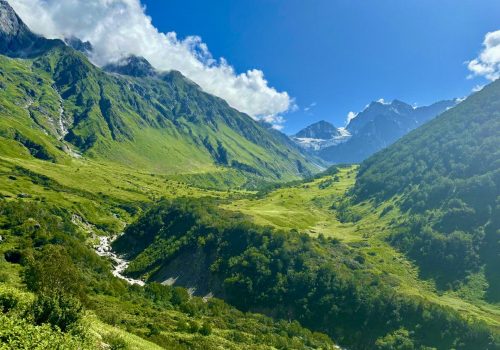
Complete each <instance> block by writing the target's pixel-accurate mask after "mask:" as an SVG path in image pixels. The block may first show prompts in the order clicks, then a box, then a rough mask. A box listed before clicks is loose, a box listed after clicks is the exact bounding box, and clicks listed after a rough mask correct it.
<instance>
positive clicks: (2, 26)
mask: <svg viewBox="0 0 500 350" xmlns="http://www.w3.org/2000/svg"><path fill="white" fill-rule="evenodd" d="M57 45H64V43H63V42H62V41H60V40H49V39H45V38H42V37H40V36H38V35H36V34H34V33H33V32H32V31H31V30H30V29H29V28H28V26H26V24H24V22H23V21H22V20H21V18H19V16H18V15H17V14H16V12H15V11H14V9H13V8H12V7H11V6H10V5H9V3H8V2H7V1H6V0H0V54H3V55H6V56H10V57H22V58H24V57H31V56H33V55H37V54H40V53H42V52H44V51H46V50H48V49H50V48H52V47H54V46H57Z"/></svg>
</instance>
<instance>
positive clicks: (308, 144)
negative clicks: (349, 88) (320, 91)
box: [291, 100, 458, 163]
mask: <svg viewBox="0 0 500 350" xmlns="http://www.w3.org/2000/svg"><path fill="white" fill-rule="evenodd" d="M457 103H458V100H446V101H440V102H437V103H434V104H432V105H430V106H424V107H418V108H414V107H412V106H411V105H409V104H407V103H405V102H402V101H399V100H394V101H392V102H391V103H385V102H382V101H377V102H372V103H370V104H369V105H368V106H367V107H366V108H365V109H364V110H363V111H362V112H360V113H359V114H358V115H357V116H356V117H355V118H353V119H352V120H350V121H349V123H348V124H347V126H346V127H345V128H337V127H335V126H334V125H332V124H330V123H328V122H326V121H320V122H317V123H314V124H312V125H310V126H308V127H306V128H304V129H302V130H301V131H299V132H298V133H297V134H295V135H293V136H292V137H291V138H292V140H293V141H295V142H296V143H297V144H298V145H299V146H301V147H302V148H304V149H306V150H308V151H310V152H311V153H313V154H315V155H317V156H318V157H320V158H321V159H323V160H325V161H327V162H331V163H358V162H361V161H363V160H364V159H366V158H368V157H369V156H370V155H372V154H373V153H375V152H377V151H379V150H381V149H383V148H385V147H387V146H389V145H391V144H392V143H394V142H395V141H396V140H398V139H399V138H401V137H402V136H404V135H406V134H407V133H408V132H410V131H411V130H413V129H415V128H417V127H418V126H420V125H422V124H424V123H426V122H427V121H429V120H431V119H433V118H434V117H436V116H438V115H439V114H441V113H443V112H445V111H446V110H448V109H450V108H452V107H454V106H455V105H456V104H457Z"/></svg>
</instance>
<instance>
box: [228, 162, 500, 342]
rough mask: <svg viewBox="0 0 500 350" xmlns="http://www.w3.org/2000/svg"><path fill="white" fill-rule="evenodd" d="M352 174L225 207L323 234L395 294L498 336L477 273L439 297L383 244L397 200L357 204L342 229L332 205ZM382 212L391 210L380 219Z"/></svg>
mask: <svg viewBox="0 0 500 350" xmlns="http://www.w3.org/2000/svg"><path fill="white" fill-rule="evenodd" d="M357 169H358V168H357V166H352V167H346V168H341V169H340V172H339V173H338V174H337V176H338V181H336V182H332V183H331V184H330V182H331V180H332V179H333V178H334V177H335V175H334V176H325V177H321V178H318V179H315V180H313V181H310V182H305V183H303V184H299V185H294V186H291V187H284V188H279V189H277V190H275V191H272V192H270V193H268V194H267V195H265V196H264V197H263V198H255V197H252V198H245V199H240V200H234V201H232V202H231V203H229V204H226V205H224V207H225V208H226V209H230V210H233V211H240V212H242V213H244V214H246V215H248V216H249V217H251V218H252V219H253V221H254V222H255V223H257V224H261V225H270V226H273V227H276V228H281V229H287V230H290V229H297V230H299V231H301V232H307V233H309V234H311V235H313V236H317V235H319V234H322V235H324V236H326V237H335V238H337V239H339V240H341V241H343V242H346V243H348V244H349V245H350V246H351V247H355V248H356V249H357V250H359V251H362V252H364V253H366V255H365V256H366V257H367V259H368V261H369V263H370V264H371V266H373V271H374V272H375V273H376V274H380V275H390V276H391V278H392V279H393V284H394V288H397V290H398V291H401V292H402V293H404V294H406V295H410V296H411V295H413V296H420V297H423V298H425V299H427V300H430V301H432V302H434V303H437V304H440V305H444V306H450V307H452V308H453V309H455V310H458V311H460V312H461V313H462V314H463V315H464V316H470V317H475V318H478V319H481V320H484V321H485V322H487V323H488V324H489V325H490V326H492V327H493V328H494V329H496V330H497V331H498V332H499V333H500V305H496V304H489V303H487V302H485V301H484V300H482V299H481V298H482V296H483V295H484V288H485V286H484V277H482V275H481V273H479V274H477V275H475V276H474V277H473V278H472V279H471V280H470V281H469V283H468V284H466V285H465V286H464V287H462V288H461V289H459V290H458V291H448V292H440V291H438V289H437V288H436V286H435V284H434V282H433V281H432V280H423V279H422V278H421V277H420V275H419V270H418V268H417V266H416V265H415V264H414V263H413V262H411V261H410V260H409V259H408V258H407V257H406V256H405V255H404V254H402V253H400V252H398V251H397V250H396V249H395V248H394V247H392V246H391V245H390V244H389V243H388V242H387V237H388V236H389V235H390V234H391V233H392V232H394V230H395V229H396V228H395V227H394V226H393V225H392V222H393V221H396V220H397V219H399V218H400V217H401V216H402V215H403V214H402V213H400V212H399V210H398V209H397V206H396V205H395V201H396V200H397V198H392V199H391V200H388V201H385V202H383V203H382V204H381V205H379V206H375V205H374V204H373V203H372V202H366V201H365V202H361V203H359V204H357V205H354V206H353V207H352V208H351V210H353V211H354V212H356V213H357V214H358V215H359V216H360V220H359V221H356V222H345V223H342V222H340V221H339V220H338V217H337V214H336V210H335V209H332V204H333V203H334V202H336V201H339V200H342V198H343V197H344V195H345V193H346V192H347V191H348V190H349V189H350V188H352V186H353V185H354V182H355V177H356V171H357ZM321 184H330V185H328V186H321ZM387 207H389V208H393V209H392V210H388V211H387V213H385V214H384V215H383V214H382V213H383V212H384V208H387Z"/></svg>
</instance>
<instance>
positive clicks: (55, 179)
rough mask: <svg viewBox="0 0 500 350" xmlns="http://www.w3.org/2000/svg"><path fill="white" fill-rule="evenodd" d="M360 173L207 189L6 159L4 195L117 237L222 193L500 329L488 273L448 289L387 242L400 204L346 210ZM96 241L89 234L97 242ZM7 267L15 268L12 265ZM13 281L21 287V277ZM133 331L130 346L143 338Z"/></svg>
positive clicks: (244, 208) (1, 164)
mask: <svg viewBox="0 0 500 350" xmlns="http://www.w3.org/2000/svg"><path fill="white" fill-rule="evenodd" d="M356 173H357V166H349V167H342V168H340V171H339V172H338V173H336V174H333V175H324V176H321V177H316V178H314V179H312V180H309V181H305V182H302V183H294V184H292V185H289V186H287V185H283V186H281V187H279V188H277V189H274V190H270V191H267V192H264V193H255V192H249V191H245V190H238V191H234V190H225V189H224V190H215V189H203V188H200V187H196V186H193V185H190V184H187V183H184V182H182V176H172V175H162V174H152V173H144V172H140V171H136V170H133V169H130V168H126V167H123V166H119V165H113V164H103V163H99V162H96V161H91V160H86V159H76V160H73V161H71V162H68V163H66V164H54V163H50V162H45V161H39V160H29V159H18V158H9V157H0V195H1V196H2V197H3V198H5V199H7V200H14V199H19V198H23V199H31V200H33V201H38V202H41V203H52V204H57V205H58V206H59V207H62V208H65V210H67V211H68V212H70V213H71V214H75V215H78V216H79V217H81V218H84V221H85V222H89V223H91V224H92V225H94V227H95V229H96V232H97V233H98V234H100V235H110V236H111V235H114V234H117V233H119V232H121V231H122V230H123V227H124V225H125V224H128V223H130V222H132V221H133V220H134V219H135V218H136V217H137V216H138V215H139V213H141V212H142V211H143V210H144V209H145V208H146V207H147V205H148V204H149V203H152V202H154V201H156V200H158V199H160V198H176V197H194V198H197V197H206V196H209V197H214V198H218V199H221V202H222V203H223V204H221V205H222V207H223V208H225V209H228V210H232V211H238V212H242V213H244V214H246V215H247V216H248V217H250V218H252V220H253V221H254V222H255V223H257V224H261V225H270V226H273V227H276V228H280V229H285V230H293V229H295V230H298V231H301V232H307V233H309V234H310V235H312V236H320V235H322V236H325V237H334V238H336V239H338V240H340V241H343V242H345V243H347V244H348V245H349V246H350V247H351V248H353V249H357V250H359V251H362V252H364V253H366V254H365V255H366V257H367V259H368V260H369V263H370V266H371V268H372V270H373V272H375V273H376V274H381V275H390V277H391V278H392V280H393V286H394V288H397V289H398V290H399V291H401V292H402V293H405V294H407V295H418V296H421V297H423V298H425V299H427V300H430V301H432V302H434V303H437V304H441V305H446V306H449V307H452V308H453V309H455V310H458V311H459V312H460V313H462V314H463V315H464V316H474V317H477V318H479V319H482V320H484V321H485V322H486V323H487V324H489V325H490V326H491V327H492V328H494V329H496V331H498V332H500V305H493V304H488V303H486V302H485V301H483V300H482V299H481V297H482V293H483V290H482V287H483V286H482V277H481V275H480V274H478V275H477V276H475V277H474V278H472V279H470V281H469V283H468V284H466V285H465V286H464V287H462V288H461V289H459V290H458V291H454V292H441V291H439V290H438V289H437V288H436V286H435V285H434V283H433V282H432V281H429V280H423V279H421V278H420V277H419V272H418V269H417V268H416V266H415V265H414V264H413V263H412V262H411V261H409V260H408V259H407V258H406V257H405V256H404V255H402V254H401V253H399V252H398V251H396V250H395V249H394V248H393V247H392V246H391V245H390V244H389V243H387V241H386V238H387V236H388V235H389V234H390V233H391V232H392V231H393V230H394V227H393V225H392V223H393V222H394V220H395V219H397V218H398V217H399V216H400V215H401V213H399V212H398V211H397V209H395V206H394V208H388V209H386V208H387V207H392V206H391V202H386V203H385V204H384V205H382V206H375V205H374V204H373V203H368V202H364V203H361V204H358V205H356V206H354V207H350V206H349V208H348V209H346V208H347V207H348V206H346V205H345V203H343V201H344V198H345V197H344V194H345V193H346V192H347V191H349V189H350V188H351V187H352V186H353V184H354V182H355V178H356ZM219 175H220V174H217V175H216V176H219ZM200 176H201V177H203V176H204V175H203V174H201V175H200ZM211 176H213V175H211ZM222 176H224V175H223V174H222ZM389 209H390V210H389ZM353 218H354V220H353ZM92 243H93V242H91V240H90V239H89V245H91V244H92ZM1 264H2V269H4V267H5V269H4V271H7V273H8V271H9V269H10V267H8V266H7V265H8V264H7V265H5V264H6V263H5V262H3V263H1ZM3 265H5V266H3ZM13 282H14V285H20V281H19V280H18V279H14V280H13ZM96 327H97V328H100V327H103V329H105V328H106V327H109V326H104V325H101V324H99V325H97V326H96ZM130 336H131V337H132V338H133V339H132V338H131V339H130V343H134V342H135V343H140V342H142V341H143V340H141V338H138V339H136V338H134V337H135V336H132V335H130ZM148 346H149V345H144V346H139V345H138V346H137V347H134V348H138V349H139V348H148Z"/></svg>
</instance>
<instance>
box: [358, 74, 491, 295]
mask: <svg viewBox="0 0 500 350" xmlns="http://www.w3.org/2000/svg"><path fill="white" fill-rule="evenodd" d="M353 196H354V198H355V199H356V200H357V201H364V200H370V199H375V200H376V201H377V202H382V201H385V200H388V199H390V198H393V197H394V198H397V204H398V205H399V207H400V208H401V210H402V211H404V212H406V222H404V223H403V225H402V227H401V228H400V229H399V231H400V233H398V234H396V235H394V236H393V237H392V238H391V241H392V242H393V244H394V245H396V246H397V247H399V248H400V249H401V250H403V251H404V252H406V253H408V255H409V256H411V257H412V258H414V259H415V261H416V262H417V263H418V264H419V265H420V266H421V268H422V270H423V272H424V274H426V275H428V276H430V277H433V278H435V279H436V280H437V281H438V285H440V286H442V287H444V288H452V287H453V286H454V285H456V284H457V283H458V284H459V283H460V281H463V280H464V278H465V277H466V276H467V275H469V274H470V273H474V272H477V271H479V270H480V269H481V267H482V266H485V268H486V274H487V279H488V282H489V284H490V291H489V296H490V299H491V300H492V301H495V302H496V301H498V300H499V298H500V289H499V286H498V285H499V284H500V283H499V282H498V281H499V280H500V275H499V274H498V272H496V271H495V270H497V269H496V268H495V266H499V265H500V256H499V255H498V254H497V255H496V257H495V256H494V254H492V253H491V251H492V250H496V251H497V252H498V251H500V244H499V242H500V224H499V219H498V218H499V217H500V82H498V81H497V82H494V83H492V84H491V85H489V86H487V87H485V88H484V89H483V90H482V91H481V92H478V93H476V94H474V95H472V96H471V97H469V98H468V99H467V100H466V101H464V102H462V103H461V104H459V105H458V106H457V107H455V108H453V109H452V110H450V111H448V112H446V113H445V114H443V115H442V116H440V117H438V118H437V119H435V120H433V121H431V122H430V123H428V124H426V125H424V126H422V127H421V128H419V129H417V130H416V131H414V132H412V133H410V134H409V135H408V136H406V137H404V138H403V139H402V140H400V141H399V142H397V143H395V144H394V145H393V146H391V147H389V148H387V149H385V150H384V151H382V152H379V153H378V154H376V155H375V156H373V157H371V158H370V159H368V160H367V161H365V162H364V163H363V164H362V165H361V167H360V171H359V174H358V178H357V183H356V186H355V188H354V191H353ZM495 295H496V296H497V297H496V298H495V297H494V296H495Z"/></svg>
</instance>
